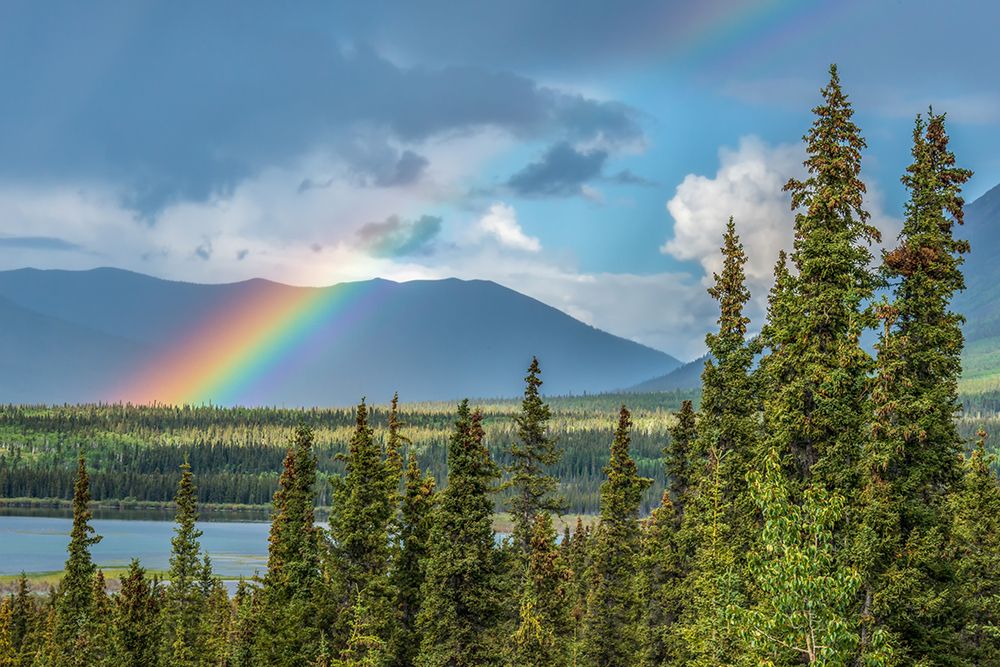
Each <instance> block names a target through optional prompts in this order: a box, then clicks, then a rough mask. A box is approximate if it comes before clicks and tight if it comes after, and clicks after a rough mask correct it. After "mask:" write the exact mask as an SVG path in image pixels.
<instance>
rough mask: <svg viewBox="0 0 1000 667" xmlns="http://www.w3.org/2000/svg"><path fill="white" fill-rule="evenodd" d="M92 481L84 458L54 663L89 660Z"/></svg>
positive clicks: (76, 490)
mask: <svg viewBox="0 0 1000 667" xmlns="http://www.w3.org/2000/svg"><path fill="white" fill-rule="evenodd" d="M89 503H90V478H89V477H88V475H87V468H86V465H85V463H84V460H83V456H82V455H81V456H80V458H79V461H78V464H77V472H76V483H75V484H74V486H73V529H72V531H71V532H70V541H69V547H68V551H69V558H67V560H66V571H65V574H64V575H63V578H62V580H61V581H60V582H59V591H58V594H57V598H56V605H55V618H54V626H53V628H52V633H51V637H50V640H51V648H52V653H51V654H50V658H51V661H52V664H55V665H62V664H82V663H83V662H84V661H85V660H86V659H87V651H88V645H87V636H86V632H87V630H88V628H89V627H90V623H91V620H92V619H93V615H94V578H95V577H96V575H97V568H96V566H95V565H94V561H93V560H92V559H91V557H90V547H91V546H93V545H95V544H97V543H98V542H100V540H101V537H100V536H99V535H97V534H95V533H94V529H93V527H91V525H90V518H91V514H90V509H89V508H88V504H89Z"/></svg>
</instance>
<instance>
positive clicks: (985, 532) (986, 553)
mask: <svg viewBox="0 0 1000 667" xmlns="http://www.w3.org/2000/svg"><path fill="white" fill-rule="evenodd" d="M985 442H986V433H985V431H982V430H980V431H979V440H978V441H977V443H976V447H975V449H974V450H973V452H972V456H971V457H970V458H969V459H968V460H967V461H966V464H965V471H964V476H963V479H962V482H961V485H960V487H959V489H958V491H957V493H955V494H954V495H953V496H952V498H951V505H952V513H953V516H954V529H953V531H952V540H953V543H954V545H955V548H956V551H957V556H958V576H957V579H958V591H957V593H958V595H957V596H956V599H957V600H958V601H959V604H961V605H963V607H964V611H965V612H966V613H965V623H964V624H963V626H962V627H961V639H962V644H963V646H964V649H965V655H964V656H963V658H964V659H965V660H966V661H967V662H966V664H971V665H1000V483H998V480H997V475H996V472H995V469H996V465H997V463H996V457H995V456H993V455H991V454H987V453H986V446H985Z"/></svg>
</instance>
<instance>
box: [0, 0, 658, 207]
mask: <svg viewBox="0 0 1000 667" xmlns="http://www.w3.org/2000/svg"><path fill="white" fill-rule="evenodd" d="M57 4H58V3H57ZM95 7H96V9H95ZM258 10H259V11H258ZM258 10H255V11H243V10H241V9H240V10H237V8H236V7H226V6H225V4H224V3H221V4H219V5H214V4H212V5H203V4H197V3H191V4H188V3H180V4H176V3H164V4H160V5H157V4H148V3H135V4H125V5H111V4H106V5H101V4H97V5H96V6H95V5H89V4H88V5H81V4H77V3H69V2H67V3H64V4H60V5H59V6H58V7H55V8H54V7H52V6H50V5H47V6H45V7H42V6H40V5H35V4H28V3H25V4H10V5H4V7H3V8H0V26H4V27H0V81H3V82H4V90H3V94H4V104H3V105H2V106H0V176H7V177H9V178H19V179H21V178H24V179H31V178H45V179H66V178H71V179H72V178H84V179H88V180H89V179H94V178H104V179H108V180H110V181H112V182H114V183H118V184H120V185H122V186H123V187H124V188H125V191H126V193H127V195H126V196H127V198H128V201H129V203H130V204H131V205H132V206H133V207H134V208H136V209H139V210H142V211H147V212H149V211H153V212H155V211H156V210H158V209H159V208H161V207H162V206H164V205H165V204H167V203H170V202H171V201H175V200H179V199H193V200H204V199H206V198H208V197H210V196H212V195H213V194H220V193H221V194H225V193H227V192H230V191H231V190H232V188H233V187H235V185H236V184H237V183H238V182H239V181H240V180H242V179H244V178H246V177H249V176H251V175H253V174H255V173H256V172H257V171H259V170H260V169H261V168H263V167H266V166H273V165H280V164H282V163H287V162H289V161H291V160H294V159H296V158H299V157H300V156H302V155H303V154H306V153H308V152H310V151H317V150H318V151H324V150H325V151H327V152H336V153H339V154H341V155H342V156H343V157H344V158H345V159H347V160H349V161H350V164H351V165H352V166H353V168H354V170H355V171H356V173H357V175H358V177H359V178H360V179H361V180H363V181H365V182H367V183H369V184H372V185H376V186H382V187H390V186H396V185H406V184H408V183H412V182H413V181H415V180H417V179H419V178H420V176H421V174H422V173H423V171H424V169H425V168H426V167H427V159H426V158H425V157H423V156H421V155H419V154H418V153H416V152H414V151H412V150H409V149H406V148H405V144H407V143H414V142H419V141H422V140H425V139H427V138H430V137H433V136H437V135H440V134H442V133H449V132H460V131H468V130H471V129H476V128H482V127H496V128H500V129H503V130H505V131H508V132H511V133H512V134H514V135H516V136H519V137H542V136H556V137H564V138H566V139H568V140H574V141H579V140H588V139H594V138H602V139H605V140H607V141H620V142H624V141H634V140H636V139H638V138H641V136H642V130H641V128H640V127H639V124H638V121H637V117H636V113H635V112H634V111H633V110H632V109H630V108H629V107H627V106H625V105H623V104H620V103H617V102H608V101H599V100H594V99H590V98H586V97H583V96H580V95H576V94H570V93H566V92H564V91H559V90H554V89H552V88H547V87H544V86H542V85H539V84H538V83H536V82H535V81H533V80H531V79H529V78H527V77H524V76H520V75H517V74H512V73H510V72H507V71H502V70H495V69H490V68H486V67H482V66H457V67H456V66H433V67H421V66H402V65H398V64H396V63H394V62H391V61H390V60H388V59H386V58H385V57H383V56H382V55H380V53H379V52H377V51H376V50H375V49H373V48H370V47H368V46H365V45H363V44H361V45H345V44H344V43H343V42H341V41H339V40H338V39H337V37H336V35H335V33H332V32H329V31H328V30H327V27H328V26H334V25H336V23H335V22H334V21H333V20H332V18H331V20H330V22H329V24H324V20H323V13H322V12H319V14H317V15H316V16H314V17H313V21H312V22H311V23H304V22H303V21H301V19H300V17H299V16H298V15H297V14H296V13H295V12H288V11H285V8H282V7H278V6H273V7H272V6H267V5H261V6H259V7H258ZM362 34H363V33H362ZM180 44H183V48H178V45H180ZM359 137H361V139H358V138H359ZM390 140H391V142H390ZM359 141H360V143H361V144H362V145H361V146H358V145H352V144H358V143H359ZM400 142H401V143H402V144H403V145H404V146H399V145H398V144H399V143H400ZM366 144H371V145H370V146H369V145H366ZM390 144H392V145H390Z"/></svg>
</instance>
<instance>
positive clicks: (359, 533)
mask: <svg viewBox="0 0 1000 667" xmlns="http://www.w3.org/2000/svg"><path fill="white" fill-rule="evenodd" d="M394 446H395V445H394ZM397 459H398V453H397V454H392V455H390V456H388V457H387V456H386V452H385V451H383V448H382V447H381V446H380V445H379V443H378V442H376V441H375V438H374V432H373V429H372V427H371V426H370V425H369V423H368V406H367V405H366V404H365V402H364V400H362V401H361V403H360V404H359V405H358V408H357V413H356V421H355V429H354V435H353V436H352V438H351V443H350V446H349V447H348V451H347V455H346V457H345V466H344V470H345V472H344V475H343V476H342V477H336V478H334V480H333V499H334V501H333V508H332V510H331V513H330V552H331V553H330V563H329V576H330V579H331V581H332V582H333V586H334V588H335V591H334V595H335V599H336V601H337V609H336V612H335V619H336V620H335V630H334V638H333V639H334V644H333V646H334V649H336V650H340V649H342V648H343V646H344V642H346V641H347V639H348V634H349V632H350V628H349V627H348V626H347V622H348V621H349V619H350V615H351V609H352V608H353V607H354V605H355V603H356V601H357V598H358V596H359V595H362V596H363V597H364V599H365V604H366V608H367V609H368V610H369V611H370V613H371V616H372V619H373V621H372V623H375V625H373V626H372V628H371V630H372V632H374V633H375V634H376V635H377V636H378V637H379V638H380V640H381V641H383V642H388V641H389V638H390V637H391V635H392V633H393V627H392V619H393V616H394V615H393V613H392V608H393V605H394V602H395V600H394V599H393V598H394V595H393V594H392V592H391V590H390V587H389V570H388V568H389V559H390V545H389V535H390V530H391V528H392V524H393V523H394V522H395V518H396V500H397V487H398V485H399V468H398V461H397Z"/></svg>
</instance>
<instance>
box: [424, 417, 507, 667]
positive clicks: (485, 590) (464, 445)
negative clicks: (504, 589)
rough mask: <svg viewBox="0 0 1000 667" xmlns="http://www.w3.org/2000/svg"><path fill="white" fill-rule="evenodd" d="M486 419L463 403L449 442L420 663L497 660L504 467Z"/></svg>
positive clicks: (465, 666)
mask: <svg viewBox="0 0 1000 667" xmlns="http://www.w3.org/2000/svg"><path fill="white" fill-rule="evenodd" d="M482 419H483V416H482V414H481V413H480V412H479V411H476V412H475V413H471V412H470V410H469V402H468V401H467V400H466V401H462V403H461V404H459V406H458V419H457V420H456V422H455V431H454V433H453V434H452V436H451V439H450V441H449V443H448V486H447V487H446V488H445V490H444V491H442V492H441V494H440V504H439V505H438V508H437V510H436V512H435V516H434V526H433V528H432V529H431V535H430V547H429V555H428V562H427V570H426V574H425V576H426V578H425V580H424V586H423V604H422V606H421V608H420V613H419V616H418V618H417V627H418V630H419V632H420V633H421V635H422V637H421V644H420V653H419V654H418V656H417V659H416V664H417V665H419V666H420V667H444V666H446V665H447V666H449V667H472V666H473V665H496V664H499V662H500V638H499V637H497V625H498V621H499V619H500V615H501V600H500V599H499V576H498V574H499V573H498V572H497V569H498V568H497V554H496V549H495V546H494V536H493V498H492V496H493V493H494V491H495V486H496V482H497V479H498V477H499V470H498V468H497V466H496V465H495V464H494V463H493V461H492V460H491V459H490V455H489V450H488V449H487V448H486V446H485V445H484V444H483V436H484V432H483V426H482Z"/></svg>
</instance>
